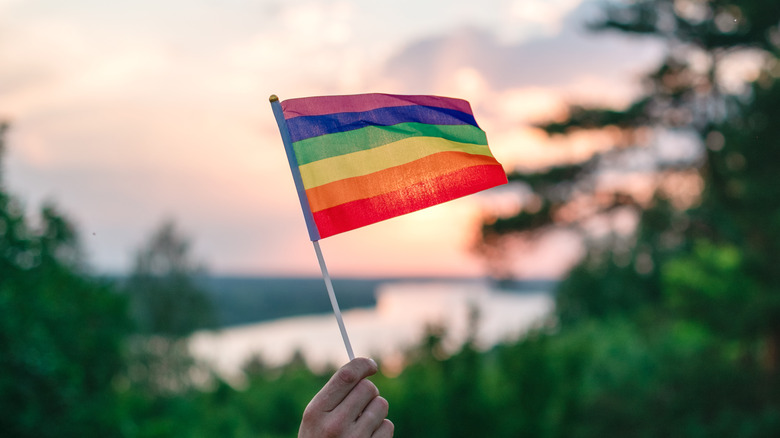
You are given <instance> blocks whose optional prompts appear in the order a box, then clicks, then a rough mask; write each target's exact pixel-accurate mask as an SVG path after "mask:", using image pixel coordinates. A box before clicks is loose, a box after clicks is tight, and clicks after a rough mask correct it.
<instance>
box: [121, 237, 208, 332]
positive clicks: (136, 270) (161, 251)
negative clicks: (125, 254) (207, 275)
mask: <svg viewBox="0 0 780 438" xmlns="http://www.w3.org/2000/svg"><path fill="white" fill-rule="evenodd" d="M189 245H190V243H189V241H188V240H187V239H186V238H185V237H183V236H182V235H180V233H179V231H178V230H177V229H176V225H175V224H174V223H173V222H165V223H163V224H162V225H161V226H160V227H159V229H157V230H156V231H155V232H154V233H153V234H152V236H151V238H150V239H149V241H148V242H147V243H146V245H145V247H143V248H141V249H140V250H139V251H138V253H137V255H136V258H135V264H134V266H133V270H132V272H131V274H130V278H129V279H128V281H127V286H126V288H127V290H128V293H129V295H130V298H131V303H132V306H133V307H132V308H133V315H134V317H135V320H136V321H137V322H138V325H139V328H140V329H141V330H142V331H143V332H146V333H149V334H154V335H161V336H166V337H174V338H176V337H181V336H185V335H188V334H190V333H192V332H193V331H194V330H196V329H199V328H206V327H212V326H213V325H214V323H215V317H214V313H213V309H212V306H211V302H210V301H209V299H208V297H207V295H206V292H205V291H203V290H202V289H201V288H200V287H198V285H197V283H196V281H195V280H196V277H197V276H198V275H199V274H200V272H201V271H202V268H201V267H200V266H199V265H198V264H197V263H196V262H194V261H193V260H192V259H191V256H190V254H189Z"/></svg>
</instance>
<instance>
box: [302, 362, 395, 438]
mask: <svg viewBox="0 0 780 438" xmlns="http://www.w3.org/2000/svg"><path fill="white" fill-rule="evenodd" d="M376 372H377V366H376V362H374V361H373V360H371V359H366V358H361V357H359V358H356V359H354V360H352V361H350V362H349V363H347V364H346V365H344V366H343V367H341V368H340V369H339V370H338V371H336V373H335V374H334V375H333V377H331V378H330V380H329V381H328V383H326V384H325V386H324V387H322V389H321V390H320V392H318V393H317V395H315V396H314V398H313V399H312V400H311V402H309V405H308V406H306V409H305V410H304V411H303V420H302V421H301V427H300V429H299V430H298V438H347V437H349V438H360V437H366V438H368V437H371V438H389V437H392V436H393V430H394V426H393V423H392V422H390V420H388V419H387V418H385V417H386V416H387V410H388V404H387V400H385V399H384V398H382V397H380V396H379V390H378V389H377V387H376V385H374V384H373V383H372V382H370V381H369V380H367V379H366V377H368V376H371V375H373V374H376Z"/></svg>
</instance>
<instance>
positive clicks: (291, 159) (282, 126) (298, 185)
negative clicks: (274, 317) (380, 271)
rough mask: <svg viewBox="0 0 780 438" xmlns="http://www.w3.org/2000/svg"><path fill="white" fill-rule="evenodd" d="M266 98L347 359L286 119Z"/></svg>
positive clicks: (344, 334) (278, 105) (274, 100)
mask: <svg viewBox="0 0 780 438" xmlns="http://www.w3.org/2000/svg"><path fill="white" fill-rule="evenodd" d="M268 100H269V101H270V102H271V109H272V110H273V112H274V117H275V118H276V124H277V125H278V126H279V133H280V134H281V135H282V143H284V150H285V151H286V153H287V162H288V164H289V165H290V171H291V172H292V176H293V181H294V182H295V189H296V190H297V191H298V200H299V201H300V203H301V209H302V210H303V217H304V219H305V221H306V228H307V229H308V230H309V238H310V239H311V243H312V244H313V245H314V252H315V253H317V261H319V263H320V271H321V272H322V279H323V280H325V288H326V289H327V290H328V297H330V305H331V307H333V314H334V315H336V322H337V323H338V325H339V331H340V332H341V339H342V340H343V341H344V346H345V347H346V348H347V356H348V357H349V360H352V359H354V358H355V354H354V353H353V352H352V344H351V343H350V342H349V336H347V329H346V327H345V326H344V319H343V318H342V317H341V310H340V309H339V303H338V301H337V300H336V293H335V292H334V291H333V283H332V282H331V280H330V274H328V267H327V266H325V258H324V257H323V256H322V250H321V249H320V242H319V240H320V235H319V231H318V230H317V226H316V224H315V223H314V218H313V216H312V213H311V207H310V206H309V199H308V198H307V197H306V189H305V188H304V187H303V182H302V181H301V173H300V171H299V170H298V160H297V159H296V158H295V152H294V151H293V148H292V139H291V137H290V131H289V129H288V128H287V121H286V120H285V119H284V113H283V112H282V105H281V103H279V98H278V97H276V95H275V94H272V95H271V97H270V98H269V99H268Z"/></svg>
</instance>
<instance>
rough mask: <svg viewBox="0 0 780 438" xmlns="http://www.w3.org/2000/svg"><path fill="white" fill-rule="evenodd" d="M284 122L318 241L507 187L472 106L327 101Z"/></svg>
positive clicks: (287, 105) (314, 101)
mask: <svg viewBox="0 0 780 438" xmlns="http://www.w3.org/2000/svg"><path fill="white" fill-rule="evenodd" d="M275 98H276V97H275V96H272V97H271V101H272V104H273V102H274V99H275ZM281 113H282V114H283V119H284V122H283V123H280V124H279V126H280V130H281V131H282V138H283V139H284V140H285V141H284V143H285V147H286V149H287V157H288V159H289V161H290V168H291V169H292V173H293V178H294V179H295V183H296V187H297V189H298V194H299V198H300V201H301V205H302V207H303V209H304V216H305V217H306V223H307V226H308V229H309V237H310V238H311V240H312V241H317V240H319V239H322V238H325V237H329V236H333V235H335V234H339V233H343V232H345V231H349V230H353V229H355V228H359V227H363V226H365V225H369V224H373V223H375V222H379V221H382V220H385V219H390V218H392V217H395V216H400V215H402V214H406V213H411V212H413V211H417V210H420V209H423V208H426V207H430V206H432V205H436V204H440V203H442V202H446V201H450V200H452V199H455V198H459V197H462V196H466V195H470V194H472V193H476V192H479V191H481V190H485V189H488V188H490V187H494V186H497V185H500V184H505V183H506V182H507V179H506V174H505V173H504V170H503V168H502V167H501V165H500V164H499V163H498V161H496V159H495V158H493V155H492V154H491V153H490V149H489V148H488V144H487V137H486V135H485V132H484V131H482V129H480V128H479V126H478V125H477V122H476V120H474V115H473V114H472V111H471V106H470V105H469V103H468V102H466V101H465V100H461V99H453V98H448V97H438V96H402V95H390V94H359V95H348V96H321V97H307V98H300V99H289V100H285V101H283V102H281ZM279 118H280V116H279V115H277V121H279V120H278V119H279ZM285 126H286V130H287V132H284V131H285Z"/></svg>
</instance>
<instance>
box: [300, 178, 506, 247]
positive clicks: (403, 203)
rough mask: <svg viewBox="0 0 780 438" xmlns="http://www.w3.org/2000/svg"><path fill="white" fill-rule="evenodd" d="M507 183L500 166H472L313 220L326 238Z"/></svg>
mask: <svg viewBox="0 0 780 438" xmlns="http://www.w3.org/2000/svg"><path fill="white" fill-rule="evenodd" d="M506 182H507V179H506V174H505V173H504V169H503V168H502V167H501V165H482V166H472V167H468V168H465V169H461V170H459V171H456V172H452V173H448V174H446V175H442V176H440V177H438V178H434V179H431V180H427V181H422V182H420V183H417V184H412V185H410V186H408V187H405V188H403V189H400V190H396V191H393V192H389V193H384V194H382V195H378V196H374V197H371V198H366V199H360V200H357V201H353V202H348V203H346V204H341V205H337V206H335V207H331V208H327V209H325V210H320V211H318V212H315V213H313V215H314V221H315V222H316V223H317V229H318V230H319V232H320V237H321V238H325V237H328V236H333V235H335V234H339V233H343V232H345V231H349V230H354V229H355V228H360V227H364V226H366V225H370V224H373V223H376V222H380V221H383V220H386V219H390V218H393V217H396V216H400V215H402V214H406V213H411V212H413V211H417V210H422V209H423V208H426V207H430V206H433V205H436V204H441V203H442V202H447V201H451V200H453V199H457V198H460V197H463V196H466V195H470V194H472V193H477V192H479V191H482V190H485V189H489V188H491V187H495V186H498V185H501V184H506Z"/></svg>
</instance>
